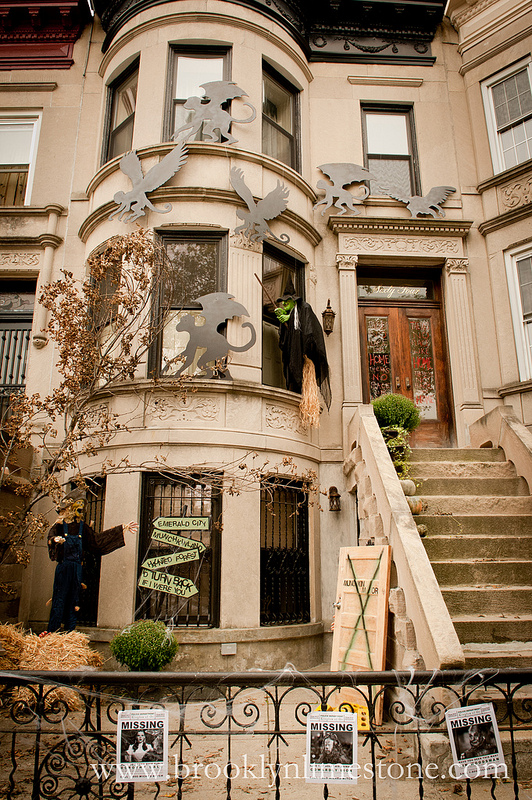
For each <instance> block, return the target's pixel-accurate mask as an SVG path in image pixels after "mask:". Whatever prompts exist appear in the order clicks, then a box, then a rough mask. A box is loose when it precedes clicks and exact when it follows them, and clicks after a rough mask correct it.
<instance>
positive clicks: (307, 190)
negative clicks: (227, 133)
mask: <svg viewBox="0 0 532 800" xmlns="http://www.w3.org/2000/svg"><path fill="white" fill-rule="evenodd" d="M173 147H175V145H174V144H172V143H171V142H163V143H162V144H154V145H150V146H149V147H141V148H139V149H138V150H137V151H136V153H137V155H138V157H139V158H140V159H142V158H150V157H152V156H159V157H160V158H163V157H164V156H165V155H167V154H168V153H169V152H170V150H172V148H173ZM187 150H188V154H189V157H190V156H192V155H202V156H218V157H227V158H231V159H239V160H240V161H247V162H249V163H250V164H259V165H260V166H261V167H265V168H266V169H269V170H270V171H271V172H274V173H276V174H277V175H278V176H279V177H280V178H281V179H282V180H283V181H290V183H292V184H294V186H297V188H298V189H300V191H302V192H303V194H306V196H307V197H308V198H309V200H310V201H311V202H312V203H315V202H316V201H317V199H318V196H317V194H316V193H315V192H314V189H313V188H312V187H311V186H310V185H309V184H308V183H307V182H306V181H305V180H304V179H303V178H302V177H301V175H300V174H299V172H296V171H295V170H294V169H292V168H291V167H287V166H286V164H282V163H281V162H280V161H277V159H275V158H269V156H265V155H263V154H262V153H252V152H251V151H249V150H242V149H240V148H239V147H233V146H231V147H227V146H226V145H223V144H209V143H207V142H188V143H187ZM120 159H121V156H117V158H114V159H113V160H112V161H108V162H107V164H104V165H103V167H101V169H99V170H98V172H97V173H96V175H95V176H94V177H93V179H92V180H91V182H90V183H89V185H88V186H87V196H88V197H90V196H91V194H92V193H93V192H94V191H95V189H97V187H98V186H99V185H100V184H101V183H102V181H104V180H105V179H106V178H108V177H109V175H112V174H113V172H117V171H118V169H119V164H120Z"/></svg>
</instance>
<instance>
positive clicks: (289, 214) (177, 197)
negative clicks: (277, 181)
mask: <svg viewBox="0 0 532 800" xmlns="http://www.w3.org/2000/svg"><path fill="white" fill-rule="evenodd" d="M255 199H256V200H257V201H258V200H259V199H260V198H255ZM150 200H151V201H152V202H153V203H154V204H155V205H157V204H163V203H177V202H180V203H183V202H188V203H191V202H198V203H204V202H221V203H233V204H235V205H239V206H241V205H244V204H243V203H242V200H241V199H240V197H239V196H238V195H237V193H236V192H234V191H232V190H229V189H209V188H205V187H200V186H191V187H186V186H184V187H183V186H168V187H162V188H161V189H156V190H155V191H154V192H151V193H150ZM113 211H116V203H113V202H109V203H105V204H104V205H102V206H100V207H99V208H97V209H95V211H93V212H92V214H90V215H89V216H88V217H87V218H86V219H85V220H84V222H83V224H82V225H81V227H80V229H79V231H78V236H79V238H80V239H81V241H82V242H86V241H87V239H88V237H89V236H90V234H91V233H92V232H93V231H94V230H96V228H97V227H98V225H100V224H101V223H103V222H105V221H106V219H107V218H108V217H109V215H110V214H112V212H113ZM277 219H279V220H281V221H282V220H285V221H287V222H290V224H291V225H292V227H293V228H295V229H296V230H298V231H299V232H300V233H301V234H302V235H303V236H304V237H305V238H306V239H308V240H309V241H310V243H311V244H312V245H313V246H316V245H318V244H319V243H320V242H321V236H320V234H319V233H318V231H317V230H316V229H315V228H314V227H313V226H312V225H311V224H310V223H309V222H307V220H306V219H304V218H303V217H301V216H300V215H299V214H296V213H294V212H293V211H290V209H287V210H286V211H283V213H282V214H281V215H280V216H279V217H277ZM180 227H187V226H186V225H185V226H181V225H180ZM190 227H194V226H193V225H192V226H190ZM126 230H127V228H125V227H124V232H125V231H126Z"/></svg>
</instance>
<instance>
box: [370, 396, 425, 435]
mask: <svg viewBox="0 0 532 800" xmlns="http://www.w3.org/2000/svg"><path fill="white" fill-rule="evenodd" d="M371 404H372V406H373V411H374V412H375V416H376V418H377V422H378V423H379V427H380V428H388V427H390V426H397V427H399V428H404V429H405V430H406V431H413V430H414V428H417V426H418V425H419V419H420V415H419V409H418V408H417V406H416V404H415V403H414V401H413V400H410V399H409V398H408V397H404V396H403V395H402V394H383V395H381V396H380V397H377V399H376V400H372V403H371Z"/></svg>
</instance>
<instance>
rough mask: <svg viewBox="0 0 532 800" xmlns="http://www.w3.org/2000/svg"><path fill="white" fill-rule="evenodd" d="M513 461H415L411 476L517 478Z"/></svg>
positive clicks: (412, 465) (411, 468)
mask: <svg viewBox="0 0 532 800" xmlns="http://www.w3.org/2000/svg"><path fill="white" fill-rule="evenodd" d="M515 476H516V472H515V467H514V465H513V464H512V462H511V461H417V462H416V461H414V462H413V463H412V464H411V466H410V477H411V478H417V477H420V478H437V477H442V478H460V477H464V478H515Z"/></svg>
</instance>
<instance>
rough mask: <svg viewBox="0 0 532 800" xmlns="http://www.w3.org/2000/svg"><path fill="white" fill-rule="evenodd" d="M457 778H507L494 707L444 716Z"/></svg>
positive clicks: (452, 711)
mask: <svg viewBox="0 0 532 800" xmlns="http://www.w3.org/2000/svg"><path fill="white" fill-rule="evenodd" d="M445 718H446V720H447V729H448V731H449V741H450V744H451V751H452V754H453V761H454V776H455V777H456V778H478V777H488V776H491V775H504V774H505V773H506V765H505V762H504V755H503V751H502V745H501V738H500V736H499V728H498V726H497V720H496V718H495V711H494V708H493V704H492V703H479V704H478V705H475V706H466V707H465V708H452V709H449V710H448V711H446V712H445Z"/></svg>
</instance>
